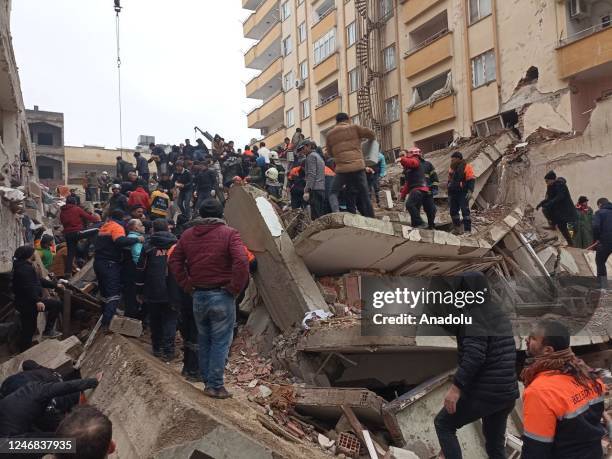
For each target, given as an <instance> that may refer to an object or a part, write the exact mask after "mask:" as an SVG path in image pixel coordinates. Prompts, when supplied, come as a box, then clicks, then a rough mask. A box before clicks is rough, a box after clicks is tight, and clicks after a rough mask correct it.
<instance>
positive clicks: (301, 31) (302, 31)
mask: <svg viewBox="0 0 612 459" xmlns="http://www.w3.org/2000/svg"><path fill="white" fill-rule="evenodd" d="M305 41H306V23H305V22H302V23H301V24H300V25H299V26H298V42H300V43H304V42H305Z"/></svg>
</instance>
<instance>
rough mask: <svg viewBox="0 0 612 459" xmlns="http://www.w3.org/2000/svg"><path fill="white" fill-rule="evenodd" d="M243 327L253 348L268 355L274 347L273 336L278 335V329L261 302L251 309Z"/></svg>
mask: <svg viewBox="0 0 612 459" xmlns="http://www.w3.org/2000/svg"><path fill="white" fill-rule="evenodd" d="M245 327H246V329H247V330H248V332H249V334H250V338H249V339H250V344H251V345H252V346H253V348H255V349H257V351H258V353H259V354H262V355H268V354H269V353H270V351H271V350H272V348H273V347H274V338H275V337H276V336H278V334H279V330H278V328H277V327H276V326H275V325H274V322H273V321H272V318H271V317H270V313H269V312H268V310H267V309H266V308H265V307H264V305H263V304H262V303H261V302H259V303H257V304H256V306H255V307H254V308H253V309H252V311H251V313H250V314H249V318H248V320H247V323H246V325H245Z"/></svg>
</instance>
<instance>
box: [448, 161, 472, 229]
mask: <svg viewBox="0 0 612 459" xmlns="http://www.w3.org/2000/svg"><path fill="white" fill-rule="evenodd" d="M475 184H476V176H475V175H474V168H473V167H472V165H471V164H467V163H466V162H465V160H464V159H463V155H462V154H461V152H459V151H456V152H454V153H453V154H452V155H451V165H450V169H449V170H448V205H449V208H450V216H451V219H452V220H453V233H455V234H461V233H462V230H461V217H460V215H459V212H460V211H461V214H462V215H463V231H465V232H466V233H470V232H471V231H472V217H471V215H470V199H471V198H472V193H473V192H474V185H475Z"/></svg>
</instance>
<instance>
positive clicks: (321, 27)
mask: <svg viewBox="0 0 612 459" xmlns="http://www.w3.org/2000/svg"><path fill="white" fill-rule="evenodd" d="M337 16H338V12H337V11H336V9H335V8H334V9H332V10H330V11H329V12H327V13H326V14H325V16H323V17H322V18H321V19H319V21H318V22H317V23H316V24H314V25H313V26H312V30H311V32H310V35H311V36H312V42H313V43H314V42H316V41H317V40H318V39H319V38H321V37H322V36H323V35H325V34H326V33H327V32H329V31H330V30H331V29H333V28H334V27H336V24H338V19H337Z"/></svg>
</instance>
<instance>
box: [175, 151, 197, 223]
mask: <svg viewBox="0 0 612 459" xmlns="http://www.w3.org/2000/svg"><path fill="white" fill-rule="evenodd" d="M172 180H173V181H174V184H175V186H176V187H177V188H178V190H179V192H178V206H179V209H181V213H182V214H183V215H185V216H186V217H187V219H189V220H191V200H192V198H193V177H192V175H191V172H189V170H187V169H185V164H184V162H183V161H177V162H176V165H175V171H174V175H173V176H172Z"/></svg>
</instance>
